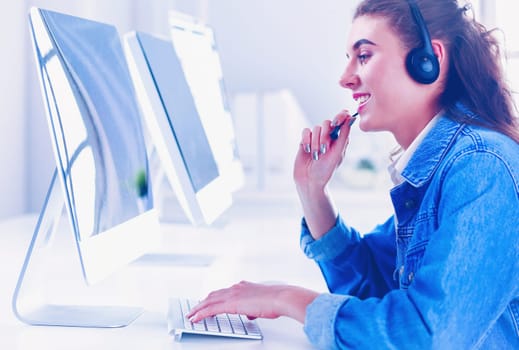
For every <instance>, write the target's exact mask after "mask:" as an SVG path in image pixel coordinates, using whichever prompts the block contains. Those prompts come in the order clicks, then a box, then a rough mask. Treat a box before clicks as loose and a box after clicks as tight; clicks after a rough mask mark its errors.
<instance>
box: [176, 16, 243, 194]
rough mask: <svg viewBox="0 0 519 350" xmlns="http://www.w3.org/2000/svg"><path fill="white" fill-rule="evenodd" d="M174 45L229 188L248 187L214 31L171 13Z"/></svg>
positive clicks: (195, 21)
mask: <svg viewBox="0 0 519 350" xmlns="http://www.w3.org/2000/svg"><path fill="white" fill-rule="evenodd" d="M168 20H169V25H170V32H171V41H172V43H173V47H174V48H175V52H176V53H177V56H178V59H179V61H180V65H181V66H182V70H183V71H184V75H185V77H186V81H187V84H188V85H189V88H190V90H191V94H192V95H193V99H194V103H195V105H196V108H197V110H198V113H199V116H200V119H201V121H202V125H203V126H204V128H205V130H206V133H207V137H208V140H209V144H210V145H211V147H212V149H213V152H214V154H215V159H216V162H217V164H218V167H219V170H220V172H221V173H222V177H223V178H224V179H225V182H226V186H228V187H229V188H230V189H231V190H232V191H236V190H239V189H240V188H242V187H243V185H244V172H243V167H242V163H241V161H240V158H239V152H238V147H237V143H236V137H235V132H234V131H235V129H234V123H233V120H232V114H231V111H230V108H229V104H228V102H227V94H226V90H225V82H224V76H223V72H222V66H221V63H220V56H219V53H218V49H217V45H216V40H215V35H214V31H213V29H212V28H211V27H210V26H209V25H207V24H205V23H203V22H201V21H199V20H198V19H197V18H196V17H192V16H188V15H186V14H183V13H180V12H176V11H170V13H169V17H168Z"/></svg>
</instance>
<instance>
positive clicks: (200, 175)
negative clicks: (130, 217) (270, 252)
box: [125, 32, 232, 224]
mask: <svg viewBox="0 0 519 350" xmlns="http://www.w3.org/2000/svg"><path fill="white" fill-rule="evenodd" d="M125 44H126V45H125V48H126V52H127V57H128V63H129V67H130V72H131V74H132V77H133V82H134V84H135V88H136V91H137V96H138V99H139V101H140V104H141V109H142V111H143V115H144V119H145V121H146V124H147V126H148V130H149V132H150V141H151V142H152V143H153V145H154V147H155V149H156V151H157V154H158V155H159V157H160V161H161V165H162V167H163V168H164V172H165V173H166V175H167V178H168V180H169V182H170V183H171V185H172V187H173V189H174V192H175V195H176V197H177V199H178V201H179V203H180V204H181V206H182V208H183V210H184V212H185V214H186V216H187V217H188V218H189V220H190V221H191V223H193V224H211V223H213V222H214V220H216V219H217V218H218V217H219V216H220V215H221V214H222V213H223V212H224V211H225V210H226V209H228V208H229V207H230V205H231V203H232V196H231V190H230V189H229V188H228V186H226V184H225V182H224V180H225V179H224V177H223V176H222V173H221V168H220V167H219V165H218V163H217V159H216V152H215V151H214V148H213V147H212V146H211V143H210V140H209V138H208V134H207V128H205V127H204V125H203V121H202V119H201V117H200V113H199V110H198V108H197V106H196V103H195V99H194V97H193V94H192V90H191V87H190V86H189V84H188V81H187V79H186V76H185V74H184V70H183V69H182V66H181V64H180V60H179V57H178V55H177V53H176V51H175V49H174V47H173V45H172V44H171V40H169V39H163V38H159V37H157V36H153V35H150V34H146V33H142V32H132V33H128V34H127V35H126V36H125Z"/></svg>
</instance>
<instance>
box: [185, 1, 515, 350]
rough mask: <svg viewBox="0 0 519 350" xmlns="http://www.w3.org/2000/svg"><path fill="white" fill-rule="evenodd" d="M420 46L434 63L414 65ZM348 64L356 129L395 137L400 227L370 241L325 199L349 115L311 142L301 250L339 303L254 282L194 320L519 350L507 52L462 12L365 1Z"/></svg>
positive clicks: (336, 343) (370, 344) (373, 341)
mask: <svg viewBox="0 0 519 350" xmlns="http://www.w3.org/2000/svg"><path fill="white" fill-rule="evenodd" d="M418 9H419V10H418ZM420 11H421V13H420ZM421 15H423V18H424V19H425V22H423V19H422V18H421ZM427 30H428V32H427ZM429 35H430V39H429ZM417 47H418V48H419V50H425V51H427V50H428V49H429V50H432V57H425V58H420V55H419V58H418V61H417V62H418V68H417V67H414V68H413V67H412V66H413V62H411V63H409V61H410V60H411V61H412V59H409V58H408V57H407V56H408V54H409V53H410V52H414V51H413V48H417ZM347 53H348V58H349V62H348V64H347V66H346V69H345V71H344V74H343V75H342V77H341V79H340V84H341V86H343V87H344V88H347V89H350V90H351V91H352V93H353V98H354V99H356V100H357V101H358V103H359V106H358V114H359V117H358V118H359V126H360V128H361V129H362V130H363V131H381V130H385V131H389V132H391V133H392V134H393V135H394V137H395V139H396V140H397V142H398V143H399V145H400V147H401V152H400V153H398V154H396V155H394V158H395V160H394V162H393V163H392V164H391V166H390V169H391V177H392V179H393V181H394V182H395V186H394V188H393V189H392V190H391V193H390V194H391V198H392V201H393V206H394V210H395V214H394V215H393V216H392V217H390V218H389V219H388V220H387V221H386V222H385V223H383V224H381V225H379V226H377V228H376V229H375V230H374V231H373V232H370V233H367V234H364V235H361V234H359V232H357V231H356V230H355V229H354V228H352V227H349V226H347V225H346V224H345V222H344V221H343V219H342V216H340V215H339V214H338V213H337V212H336V209H335V208H334V206H333V204H332V202H331V200H330V198H329V196H328V193H327V184H328V182H329V180H330V178H331V177H332V175H333V173H334V171H335V169H336V168H337V167H338V166H339V164H340V163H341V161H342V160H343V157H344V153H345V151H346V149H347V144H348V138H349V124H350V123H351V120H352V117H351V115H350V113H349V112H348V111H343V112H341V113H339V114H338V115H337V116H336V118H335V119H334V120H333V121H328V120H327V121H324V122H323V124H322V125H320V126H316V127H314V128H313V129H312V130H309V129H306V130H304V131H303V136H302V142H301V147H300V150H299V152H298V154H297V156H296V161H295V166H294V179H295V183H296V187H297V190H298V194H299V197H300V200H301V203H302V207H303V210H304V219H303V223H302V234H301V246H302V247H303V250H304V251H305V253H306V254H307V255H308V256H309V257H310V258H312V259H314V260H315V261H316V262H317V263H318V264H319V267H320V268H321V271H322V273H323V275H324V277H325V279H326V282H327V285H328V287H329V290H330V293H324V294H318V293H316V292H313V291H310V290H307V289H303V288H299V287H294V286H265V285H258V284H253V283H248V282H242V283H240V284H237V285H235V286H232V287H231V288H228V289H223V290H220V291H216V292H213V293H211V294H210V295H209V296H208V297H207V298H206V299H205V300H203V301H202V302H201V303H200V304H199V305H198V306H197V307H196V308H194V310H193V311H192V313H191V317H192V319H193V320H195V321H196V320H199V319H202V318H204V317H207V316H209V315H213V314H217V313H221V312H235V313H242V314H246V315H249V316H250V317H267V318H274V317H278V316H289V317H292V318H294V319H296V320H299V321H300V322H302V323H304V329H305V332H306V333H307V335H308V337H309V339H310V341H311V342H312V343H314V344H316V345H317V346H318V347H320V348H326V349H335V348H341V349H342V348H356V349H378V348H393V349H403V348H413V349H431V348H432V349H452V348H460V349H479V348H481V349H508V348H515V349H517V348H519V262H518V261H519V259H518V256H519V234H518V233H519V194H518V193H519V144H518V143H519V131H518V130H519V129H518V126H517V120H516V118H515V115H514V109H513V103H512V100H511V94H510V91H509V90H508V89H507V87H506V86H505V84H504V82H503V76H502V75H501V71H500V69H499V63H500V61H499V50H498V47H497V43H496V41H495V40H494V39H493V38H492V36H491V33H489V32H487V31H486V30H485V29H484V28H483V27H482V26H481V25H479V24H478V23H477V22H475V21H474V20H473V19H472V18H471V17H470V15H469V14H468V13H467V7H459V5H458V3H457V1H455V0H419V1H416V2H411V1H403V0H364V1H362V2H361V3H360V4H359V5H358V7H357V10H356V12H355V15H354V20H353V25H352V29H351V32H350V34H349V37H348V43H347ZM426 53H427V52H426ZM420 62H425V64H423V65H422V66H420V65H421V64H422V63H420ZM414 63H416V62H414ZM416 68H417V69H418V70H419V71H418V73H417V72H413V71H412V70H413V69H416ZM420 70H422V72H420ZM420 74H422V75H423V76H425V78H426V79H421V78H420ZM431 74H432V77H431ZM417 75H418V77H417ZM342 124H343V126H342V127H341V133H340V134H339V137H338V139H337V140H336V141H333V140H332V139H331V138H330V136H329V134H330V131H331V129H332V127H335V126H337V125H342Z"/></svg>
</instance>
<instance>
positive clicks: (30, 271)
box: [12, 170, 143, 328]
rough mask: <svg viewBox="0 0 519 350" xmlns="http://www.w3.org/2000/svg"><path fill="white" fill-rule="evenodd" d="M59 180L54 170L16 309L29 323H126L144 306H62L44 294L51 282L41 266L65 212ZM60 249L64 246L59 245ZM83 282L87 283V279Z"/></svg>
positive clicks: (14, 303)
mask: <svg viewBox="0 0 519 350" xmlns="http://www.w3.org/2000/svg"><path fill="white" fill-rule="evenodd" d="M56 179H57V170H54V174H53V175H52V180H51V183H50V186H49V190H48V192H47V195H46V197H45V202H44V204H43V208H42V210H41V212H40V215H39V217H38V221H37V223H36V227H35V229H34V233H33V236H32V239H31V242H30V245H29V249H28V251H27V254H26V256H25V260H24V263H23V266H22V270H21V272H20V275H19V277H18V282H17V284H16V287H15V290H14V294H13V299H12V308H13V312H14V314H15V316H16V317H17V318H18V319H19V320H20V321H22V322H24V323H27V324H29V325H38V326H66V327H93V328H114V327H124V326H127V325H128V324H130V323H131V322H132V321H134V320H135V319H136V318H137V317H139V315H141V313H142V312H143V309H142V308H140V307H133V306H109V305H60V304H53V303H48V302H47V301H46V300H45V299H46V298H45V297H44V296H43V295H42V294H43V288H42V287H43V284H45V285H47V284H48V283H49V281H48V280H47V279H45V276H43V275H41V274H40V273H39V272H40V271H38V269H39V268H40V269H41V268H44V267H45V266H44V265H46V263H47V262H48V261H47V260H48V258H50V256H49V254H48V253H49V252H50V251H51V249H50V248H51V247H52V246H53V243H54V242H53V238H54V236H55V234H56V231H57V226H58V223H59V221H60V219H61V217H62V215H63V211H64V210H63V208H64V197H63V192H62V188H61V186H60V184H59V183H58V181H56ZM74 239H75V238H74ZM71 241H72V240H71ZM60 248H62V247H61V246H60ZM70 248H72V249H71V250H74V249H75V247H73V244H72V245H70ZM76 256H77V257H78V260H79V255H78V254H76ZM61 264H63V262H61ZM49 265H50V264H49ZM76 275H77V276H82V273H81V271H78V272H77V274H76ZM82 282H83V283H84V284H86V283H85V282H84V281H82ZM67 283H68V280H67Z"/></svg>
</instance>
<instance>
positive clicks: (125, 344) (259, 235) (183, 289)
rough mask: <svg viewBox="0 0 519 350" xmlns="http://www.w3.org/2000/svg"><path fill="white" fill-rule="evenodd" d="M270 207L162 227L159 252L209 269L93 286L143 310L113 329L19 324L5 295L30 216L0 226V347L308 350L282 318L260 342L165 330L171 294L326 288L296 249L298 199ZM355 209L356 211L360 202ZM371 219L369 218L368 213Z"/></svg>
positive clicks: (295, 326)
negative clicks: (242, 285)
mask: <svg viewBox="0 0 519 350" xmlns="http://www.w3.org/2000/svg"><path fill="white" fill-rule="evenodd" d="M245 202H248V201H247V200H245ZM368 202H371V199H369V201H368ZM275 203H276V200H271V199H268V198H267V199H266V200H265V199H264V200H260V201H259V202H257V203H255V204H254V205H252V206H251V205H250V201H249V202H248V203H236V205H235V206H234V207H233V209H232V210H231V211H230V212H229V213H228V215H227V219H228V220H227V221H228V222H226V223H224V224H223V225H221V227H218V228H193V227H190V226H187V225H164V244H163V247H164V252H168V253H194V254H209V255H212V256H215V257H216V259H215V261H214V262H213V263H212V264H211V265H210V266H208V267H186V266H173V265H170V266H167V265H163V266H157V265H152V266H150V265H146V264H143V263H137V264H132V265H130V266H128V267H127V268H125V269H124V270H123V271H121V272H120V273H117V274H116V275H115V276H113V277H110V278H109V280H107V281H106V282H103V283H102V284H101V285H100V286H96V287H95V288H94V291H93V295H95V296H96V298H97V299H99V300H100V301H101V302H107V303H119V304H133V305H140V306H143V307H144V309H145V312H144V313H143V314H142V315H141V316H140V317H139V318H138V319H137V320H136V321H134V322H133V323H131V324H130V325H129V326H127V327H123V328H116V329H91V328H67V327H42V326H28V325H26V324H24V323H22V322H20V321H19V320H18V319H17V318H16V317H15V316H14V314H13V313H12V311H11V298H12V293H13V289H14V287H15V284H16V281H17V278H18V274H19V272H20V269H21V266H22V263H23V259H24V257H25V254H26V251H27V248H28V245H29V242H30V239H31V236H32V231H33V228H34V224H35V221H36V216H35V215H28V216H21V217H16V218H13V219H10V220H5V221H3V222H1V223H0V277H1V278H2V283H1V288H0V349H10V350H11V349H13V350H14V349H38V350H42V349H53V350H58V349H67V350H68V349H88V350H92V349H95V350H103V349H147V350H148V349H184V350H186V349H187V350H191V349H193V350H196V349H279V350H281V349H282V350H287V349H298V350H299V349H312V348H313V347H312V346H311V344H310V343H309V342H308V340H307V339H306V337H305V335H304V333H303V330H302V325H301V324H299V323H298V322H296V321H293V320H291V319H288V318H279V319H275V320H264V319H260V320H258V322H259V325H260V327H261V329H262V331H263V334H264V339H263V340H262V341H254V340H252V341H251V340H234V339H220V338H209V337H193V336H192V337H185V338H183V339H182V341H181V342H175V341H174V340H173V338H172V337H171V336H169V335H168V334H167V332H166V321H165V314H166V309H167V300H168V297H169V296H187V297H194V298H197V297H203V296H205V295H206V294H207V293H208V292H209V291H211V290H214V289H217V288H223V287H228V286H230V285H231V284H233V283H236V282H239V281H240V280H249V281H256V282H265V281H271V282H283V283H288V284H296V285H301V286H304V287H308V288H312V289H315V290H318V291H325V290H326V287H325V284H324V282H323V280H322V278H321V275H320V271H319V269H318V267H317V266H316V265H315V264H314V262H312V261H310V260H308V259H306V257H304V256H303V254H302V252H301V251H300V249H299V246H298V241H299V221H300V213H299V206H298V204H297V202H295V201H292V200H291V199H290V200H286V199H285V203H284V205H282V206H281V207H279V206H273V205H274V204H275ZM371 204H373V203H372V202H371ZM353 205H354V206H355V208H359V205H358V201H355V203H354V204H353V203H352V206H353ZM382 211H385V209H384V210H382ZM381 214H385V213H381ZM369 215H371V216H373V211H372V210H370V211H369ZM357 217H358V216H357ZM63 221H64V220H63ZM64 224H65V225H66V224H67V223H66V222H65V223H64ZM65 227H66V226H65ZM59 234H60V235H61V236H63V234H62V233H59ZM231 242H232V243H231ZM63 263H64V265H66V266H67V268H69V269H71V270H74V271H77V275H79V274H80V272H79V270H78V269H79V263H78V258H77V255H76V254H75V251H72V252H70V255H67V254H66V253H64V254H63ZM68 285H69V281H66V282H65V281H61V282H60V285H58V290H59V289H60V288H63V290H67V288H68V287H69V286H68ZM67 293H70V292H67ZM67 295H68V294H67ZM67 295H63V296H61V297H63V298H66V297H67Z"/></svg>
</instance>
